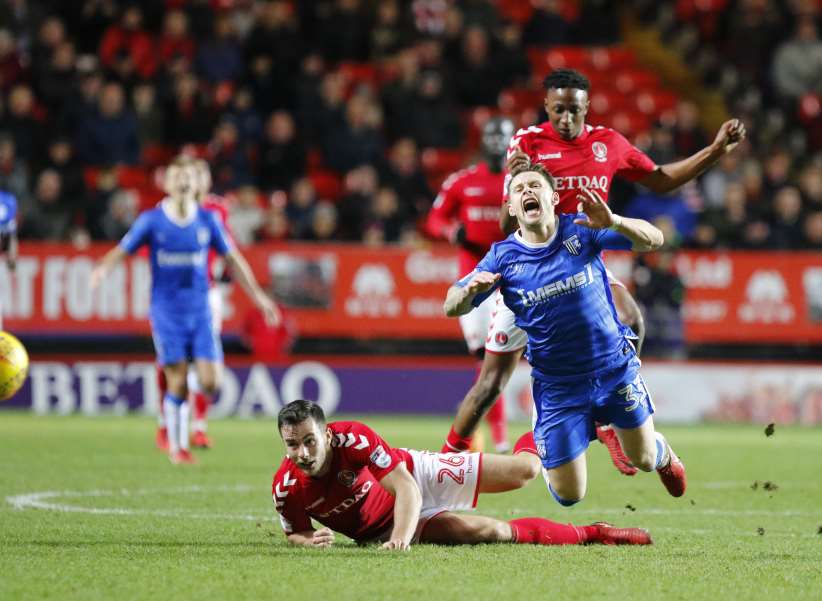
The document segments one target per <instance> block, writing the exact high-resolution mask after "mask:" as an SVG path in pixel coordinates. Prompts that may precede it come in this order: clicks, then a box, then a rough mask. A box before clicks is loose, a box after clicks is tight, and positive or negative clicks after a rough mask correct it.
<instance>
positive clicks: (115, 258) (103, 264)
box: [91, 244, 128, 290]
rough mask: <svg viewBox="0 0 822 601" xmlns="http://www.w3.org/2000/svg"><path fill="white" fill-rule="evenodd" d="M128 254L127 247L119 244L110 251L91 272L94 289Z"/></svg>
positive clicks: (92, 287)
mask: <svg viewBox="0 0 822 601" xmlns="http://www.w3.org/2000/svg"><path fill="white" fill-rule="evenodd" d="M127 255H128V253H127V252H126V249H124V248H123V247H122V246H120V245H119V244H118V245H117V246H115V247H114V248H112V249H111V250H110V251H108V252H107V253H106V254H105V256H104V257H103V258H102V259H100V262H99V263H97V265H96V266H95V267H94V270H93V271H92V272H91V289H92V290H94V289H95V288H97V286H99V285H100V282H102V281H103V278H104V277H106V276H107V275H108V272H109V271H111V270H112V268H113V267H114V266H115V265H117V263H119V262H120V261H122V260H123V259H125V258H126V256H127Z"/></svg>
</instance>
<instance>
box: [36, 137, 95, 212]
mask: <svg viewBox="0 0 822 601" xmlns="http://www.w3.org/2000/svg"><path fill="white" fill-rule="evenodd" d="M43 169H52V170H54V171H56V172H57V173H58V174H59V175H60V181H61V182H62V191H63V196H64V197H65V198H66V199H67V201H68V202H69V203H70V204H72V205H74V206H80V205H83V204H85V202H86V185H85V182H84V181H83V168H82V166H81V165H80V163H79V162H78V161H77V158H76V157H75V156H74V148H73V147H72V145H71V140H70V139H69V138H67V137H62V136H58V137H55V138H52V139H51V141H49V143H48V148H47V150H46V159H45V162H44V164H43V166H42V167H41V170H43Z"/></svg>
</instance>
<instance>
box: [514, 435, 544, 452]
mask: <svg viewBox="0 0 822 601" xmlns="http://www.w3.org/2000/svg"><path fill="white" fill-rule="evenodd" d="M520 453H531V454H532V455H537V456H539V453H537V444H536V443H535V442H534V433H533V432H531V431H530V430H528V432H526V433H525V434H523V435H522V436H520V437H519V438H518V439H517V443H516V444H515V445H514V455H519V454H520Z"/></svg>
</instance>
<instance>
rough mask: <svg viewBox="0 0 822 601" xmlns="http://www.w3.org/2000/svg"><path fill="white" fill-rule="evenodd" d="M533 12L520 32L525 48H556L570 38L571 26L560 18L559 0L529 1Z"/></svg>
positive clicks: (560, 5)
mask: <svg viewBox="0 0 822 601" xmlns="http://www.w3.org/2000/svg"><path fill="white" fill-rule="evenodd" d="M531 5H532V6H533V7H534V12H532V13H531V17H530V18H529V19H528V22H527V23H526V24H525V27H524V28H523V30H522V43H523V44H524V45H525V46H558V45H562V44H566V43H567V42H568V41H569V39H570V37H571V24H570V23H568V22H567V21H566V20H565V18H564V17H563V16H562V2H561V0H531Z"/></svg>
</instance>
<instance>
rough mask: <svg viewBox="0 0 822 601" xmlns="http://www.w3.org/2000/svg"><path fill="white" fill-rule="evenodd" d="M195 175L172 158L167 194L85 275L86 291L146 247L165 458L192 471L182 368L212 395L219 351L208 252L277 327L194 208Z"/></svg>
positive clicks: (247, 272) (216, 226) (274, 314)
mask: <svg viewBox="0 0 822 601" xmlns="http://www.w3.org/2000/svg"><path fill="white" fill-rule="evenodd" d="M196 187H197V185H196V173H195V170H194V168H193V165H192V163H191V161H190V159H186V158H179V159H176V160H175V161H174V162H173V163H172V164H171V165H169V167H168V169H167V171H166V190H167V192H168V194H169V196H168V197H166V198H165V199H164V200H163V201H162V202H161V203H160V204H159V205H158V206H157V207H156V208H154V209H151V210H149V211H146V212H144V213H142V214H141V215H140V216H139V217H138V218H137V221H136V222H135V223H134V225H133V226H132V227H131V229H130V230H129V232H128V233H127V234H126V235H125V236H124V237H123V239H122V240H121V241H120V244H119V245H117V246H115V247H114V248H113V249H111V250H110V251H109V252H108V253H106V255H105V256H104V257H103V259H102V260H101V261H100V263H99V264H98V265H97V266H96V267H95V269H94V271H93V272H92V278H91V284H92V287H97V286H98V285H99V284H100V282H101V281H102V280H103V279H104V278H105V277H106V274H107V273H108V272H109V271H110V270H111V269H112V267H114V265H116V264H117V263H119V262H120V261H122V260H123V259H124V258H125V257H126V256H127V255H130V254H133V253H134V252H136V251H137V250H138V249H139V248H140V247H142V246H144V245H147V246H148V247H149V253H150V262H151V308H150V319H151V329H152V336H153V338H154V345H155V348H156V352H157V358H158V361H159V363H160V365H162V366H163V371H164V373H165V377H166V383H167V387H168V388H167V391H166V393H165V396H164V397H163V413H164V415H165V419H166V426H167V431H168V443H169V457H170V458H171V460H172V462H174V463H193V462H194V458H193V456H192V455H191V453H190V451H189V425H188V421H189V413H190V409H189V405H188V398H187V397H188V386H187V382H186V376H187V371H188V362H189V360H193V361H194V362H195V365H196V367H197V374H198V378H199V382H200V384H201V386H202V387H203V389H204V390H205V391H207V392H208V393H209V394H213V393H214V391H216V390H217V389H218V387H219V381H220V378H221V375H222V356H223V355H222V347H221V345H220V339H219V335H218V333H217V332H216V331H215V329H214V323H213V318H212V314H211V308H210V306H209V302H208V291H209V278H208V274H207V257H208V251H209V249H212V248H213V249H214V250H215V251H217V252H218V253H219V254H220V255H221V256H223V257H224V258H225V261H226V263H227V264H228V265H229V266H230V267H231V268H232V272H233V273H234V274H235V276H236V277H237V280H238V281H239V283H240V285H241V286H242V288H243V290H245V292H246V294H248V295H249V298H251V300H252V301H253V302H254V303H255V304H256V305H257V307H258V308H259V309H260V310H261V311H263V312H264V314H265V315H266V317H267V319H268V320H270V321H272V322H276V321H277V320H278V319H279V313H278V310H277V306H276V305H275V304H274V302H273V301H271V299H269V298H268V296H266V295H265V293H264V292H263V291H262V290H261V289H260V287H259V285H258V284H257V282H256V280H255V279H254V275H253V274H252V272H251V269H250V268H249V266H248V263H246V261H245V259H244V258H243V256H242V255H241V254H240V253H239V251H237V249H236V248H235V247H234V245H233V244H232V243H231V240H230V239H229V238H228V236H227V234H226V233H225V230H224V229H223V227H222V225H221V224H220V222H219V220H218V219H217V217H216V216H215V215H214V213H212V212H210V211H206V210H205V209H203V208H202V207H200V206H199V205H198V203H197V200H196V197H195V195H196Z"/></svg>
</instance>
